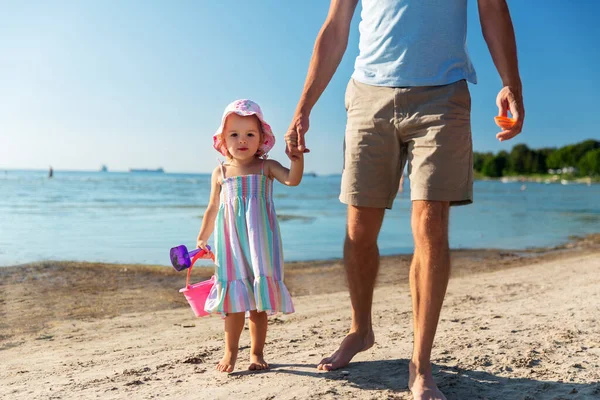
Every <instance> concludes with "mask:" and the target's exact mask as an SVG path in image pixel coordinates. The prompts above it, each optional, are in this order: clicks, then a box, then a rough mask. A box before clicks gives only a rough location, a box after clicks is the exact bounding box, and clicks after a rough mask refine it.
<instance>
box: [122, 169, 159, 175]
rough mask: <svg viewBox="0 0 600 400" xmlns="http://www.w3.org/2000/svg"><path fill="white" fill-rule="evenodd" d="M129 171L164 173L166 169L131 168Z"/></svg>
mask: <svg viewBox="0 0 600 400" xmlns="http://www.w3.org/2000/svg"><path fill="white" fill-rule="evenodd" d="M129 172H147V173H152V174H164V173H165V170H164V169H162V168H156V169H145V168H143V169H135V168H130V169H129Z"/></svg>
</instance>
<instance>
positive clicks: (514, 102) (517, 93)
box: [496, 86, 525, 142]
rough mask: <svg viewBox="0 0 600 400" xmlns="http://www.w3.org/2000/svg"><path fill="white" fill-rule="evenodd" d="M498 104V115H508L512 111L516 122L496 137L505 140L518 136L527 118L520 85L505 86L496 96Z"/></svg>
mask: <svg viewBox="0 0 600 400" xmlns="http://www.w3.org/2000/svg"><path fill="white" fill-rule="evenodd" d="M496 105H497V106H498V115H499V116H502V117H506V116H507V115H508V111H510V113H511V115H512V118H513V120H514V121H515V122H514V124H513V125H512V126H511V127H510V128H503V131H502V132H500V133H498V134H496V138H497V139H498V140H499V141H501V142H503V141H505V140H509V139H512V138H514V137H515V136H517V135H518V134H519V133H521V130H522V129H523V121H524V120H525V108H524V106H523V94H522V92H521V87H520V86H504V87H503V88H502V89H501V90H500V93H498V96H497V97H496Z"/></svg>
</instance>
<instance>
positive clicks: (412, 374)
mask: <svg viewBox="0 0 600 400" xmlns="http://www.w3.org/2000/svg"><path fill="white" fill-rule="evenodd" d="M408 388H409V389H410V391H411V393H412V395H413V399H414V400H447V399H446V396H444V394H443V393H442V392H441V391H440V389H438V387H437V385H436V384H435V382H434V380H433V374H432V373H431V367H430V368H429V369H428V370H426V371H425V372H421V373H419V372H417V367H416V365H415V364H414V363H413V362H412V361H411V362H410V363H409V364H408Z"/></svg>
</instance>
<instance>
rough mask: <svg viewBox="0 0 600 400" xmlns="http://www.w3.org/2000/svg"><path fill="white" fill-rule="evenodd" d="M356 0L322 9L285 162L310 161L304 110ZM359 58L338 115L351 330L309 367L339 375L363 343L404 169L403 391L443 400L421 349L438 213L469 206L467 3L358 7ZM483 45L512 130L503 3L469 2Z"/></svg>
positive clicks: (440, 256) (384, 0) (505, 135)
mask: <svg viewBox="0 0 600 400" xmlns="http://www.w3.org/2000/svg"><path fill="white" fill-rule="evenodd" d="M357 2H358V0H331V5H330V9H329V14H328V16H327V19H326V21H325V23H324V24H323V27H322V28H321V31H320V33H319V35H318V37H317V39H316V43H315V47H314V52H313V55H312V59H311V62H310V66H309V69H308V74H307V77H306V82H305V85H304V90H303V92H302V95H301V97H300V100H299V102H298V106H297V108H296V112H295V115H294V118H293V120H292V123H291V125H290V129H289V130H288V133H287V134H286V135H288V136H290V135H291V136H294V135H296V137H297V140H295V141H294V142H296V143H297V145H295V144H293V143H290V142H288V145H287V149H286V152H287V154H288V156H289V157H290V158H294V157H296V156H298V155H299V154H300V153H301V152H308V149H307V148H306V146H305V141H304V135H305V134H306V132H307V131H308V127H309V116H310V112H311V110H312V108H313V107H314V105H315V104H316V102H317V100H318V99H319V97H320V96H321V94H322V93H323V91H324V90H325V88H326V87H327V85H328V83H329V81H330V80H331V77H332V76H333V74H334V73H335V70H336V69H337V66H338V65H339V62H340V60H341V59H342V56H343V54H344V52H345V50H346V46H347V43H348V34H349V29H350V22H351V20H352V16H353V14H354V11H355V8H356V5H357ZM362 5H363V11H362V14H361V17H362V20H361V23H360V44H359V48H360V54H359V56H358V57H357V59H356V62H355V69H354V73H353V75H352V79H350V82H349V83H348V88H347V90H346V99H345V102H346V109H347V112H348V119H347V127H346V135H345V142H344V148H345V150H344V170H343V174H342V187H341V194H340V200H341V201H342V202H343V203H345V204H347V205H348V220H347V234H346V240H345V244H344V263H345V267H346V274H347V279H348V286H349V291H350V298H351V304H352V325H351V327H350V331H349V333H348V335H347V336H346V337H345V339H344V340H343V341H342V343H341V345H340V347H339V348H338V350H337V351H336V352H335V353H333V355H331V356H330V357H327V358H325V359H323V360H322V361H321V362H320V364H319V366H318V368H319V369H321V370H328V371H329V370H334V369H338V368H341V367H344V366H346V365H347V364H348V363H349V362H350V361H351V360H352V358H353V357H354V356H355V355H356V354H357V353H358V352H361V351H364V350H367V349H369V348H370V347H371V346H373V344H374V341H375V338H374V334H373V330H372V325H371V305H372V298H373V289H374V285H375V278H376V276H377V271H378V268H379V250H378V248H377V236H378V234H379V230H380V228H381V224H382V221H383V216H384V212H385V209H386V208H391V207H392V203H393V201H394V197H395V195H396V192H397V190H398V181H399V179H400V176H401V174H402V170H403V167H404V165H405V163H408V173H409V178H410V185H411V200H412V215H411V225H412V232H413V237H414V241H415V251H414V257H413V261H412V265H411V271H410V288H411V295H412V305H413V328H414V345H413V354H412V358H411V361H410V363H409V389H410V390H411V392H412V394H413V397H414V398H415V399H445V397H444V395H443V394H442V393H441V391H440V390H439V389H438V387H437V386H436V384H435V382H434V380H433V376H432V370H431V362H430V357H431V348H432V346H433V340H434V336H435V332H436V328H437V324H438V320H439V315H440V310H441V307H442V303H443V300H444V296H445V293H446V287H447V284H448V278H449V274H450V255H449V248H448V214H449V207H450V206H451V205H462V204H469V203H471V202H472V186H473V160H472V144H471V127H470V111H471V110H470V108H471V102H470V95H469V90H468V87H467V83H466V82H467V81H470V82H471V83H476V75H475V71H474V69H473V66H472V65H471V61H470V60H469V56H468V53H467V50H466V43H465V41H466V25H467V19H466V14H467V9H466V8H467V0H437V1H436V0H363V2H362ZM478 7H479V16H480V20H481V25H482V30H483V35H484V38H485V40H486V42H487V45H488V48H489V50H490V53H491V55H492V58H493V60H494V63H495V65H496V68H497V70H498V72H499V74H500V77H501V79H502V83H503V87H502V89H501V90H500V92H499V94H498V97H497V99H496V103H497V105H498V109H499V115H503V116H506V115H507V111H510V112H511V114H512V116H513V118H514V119H516V123H515V124H514V126H513V127H512V128H511V129H508V130H503V131H501V132H500V133H498V134H497V135H496V137H497V138H498V139H499V140H500V141H503V140H508V139H511V138H513V137H514V136H516V135H517V134H519V133H520V132H521V128H522V126H523V120H524V108H523V102H522V95H521V80H520V76H519V70H518V65H517V51H516V44H515V37H514V31H513V26H512V21H511V18H510V13H509V11H508V7H507V5H506V1H505V0H478Z"/></svg>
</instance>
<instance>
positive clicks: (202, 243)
mask: <svg viewBox="0 0 600 400" xmlns="http://www.w3.org/2000/svg"><path fill="white" fill-rule="evenodd" d="M207 244H208V243H206V241H204V240H202V239H198V240H196V248H197V249H202V250H206V251H208V248H207V247H206V245H207Z"/></svg>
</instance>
